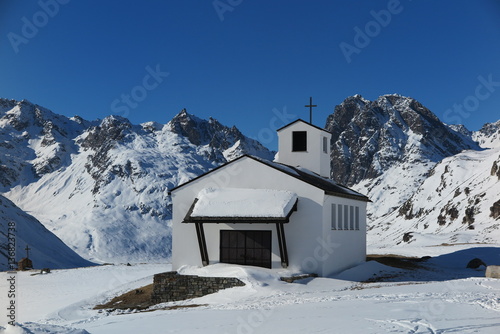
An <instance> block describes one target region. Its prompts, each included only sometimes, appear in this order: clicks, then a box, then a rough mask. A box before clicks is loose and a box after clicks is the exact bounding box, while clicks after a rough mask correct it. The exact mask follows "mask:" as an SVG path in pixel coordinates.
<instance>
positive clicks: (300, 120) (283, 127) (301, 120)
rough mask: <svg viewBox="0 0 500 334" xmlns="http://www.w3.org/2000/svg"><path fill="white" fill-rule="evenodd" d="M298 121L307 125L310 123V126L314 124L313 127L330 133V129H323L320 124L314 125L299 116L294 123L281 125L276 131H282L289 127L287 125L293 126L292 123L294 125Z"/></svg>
mask: <svg viewBox="0 0 500 334" xmlns="http://www.w3.org/2000/svg"><path fill="white" fill-rule="evenodd" d="M298 122H302V123H305V124H307V125H309V126H312V127H313V128H316V129H318V130H321V131H324V132H326V133H330V132H329V131H326V130H325V129H322V128H320V127H319V126H316V125H314V124H311V123H309V122H306V121H304V120H303V119H300V118H299V119H297V120H296V121H293V122H292V123H289V124H287V125H285V126H282V127H281V128H279V129H278V130H276V132H280V131H281V130H283V129H285V128H287V127H289V126H291V125H293V124H295V123H298Z"/></svg>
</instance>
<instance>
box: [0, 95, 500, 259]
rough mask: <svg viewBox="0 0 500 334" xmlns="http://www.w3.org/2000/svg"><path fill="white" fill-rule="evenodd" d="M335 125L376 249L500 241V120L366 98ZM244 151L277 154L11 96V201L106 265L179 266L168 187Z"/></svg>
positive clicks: (240, 140)
mask: <svg viewBox="0 0 500 334" xmlns="http://www.w3.org/2000/svg"><path fill="white" fill-rule="evenodd" d="M325 128H326V129H327V130H329V131H331V132H332V134H333V135H332V155H331V158H332V178H333V179H334V180H335V181H337V182H339V183H342V184H346V185H349V186H350V187H352V188H353V189H355V190H357V191H359V192H361V193H364V194H366V195H368V196H369V197H370V198H371V199H372V201H373V203H372V204H371V205H370V206H369V218H370V232H369V240H370V244H371V245H372V246H374V247H386V246H394V245H397V244H400V245H404V244H406V243H408V242H412V243H414V244H418V243H421V244H422V245H425V244H426V243H427V244H429V243H434V242H437V241H436V240H438V241H439V242H440V243H450V242H451V243H452V242H497V243H498V242H499V240H500V236H498V235H497V234H498V230H499V228H498V226H499V219H500V218H499V215H498V212H499V211H500V203H499V202H498V201H499V200H500V191H499V185H500V183H499V181H498V175H499V174H500V161H499V160H498V159H497V158H499V157H500V152H497V151H496V150H497V148H498V147H500V143H499V142H500V140H499V139H500V121H498V122H496V123H490V124H486V125H485V126H484V127H483V128H482V129H481V130H480V131H476V132H471V131H469V130H467V129H466V128H465V127H464V126H459V125H446V124H444V123H442V122H441V121H440V120H439V119H438V117H437V116H436V115H434V114H433V113H432V112H431V111H430V110H429V109H427V108H426V107H425V106H423V105H422V104H420V103H419V102H418V101H416V100H414V99H412V98H408V97H403V96H400V95H384V96H381V97H379V98H378V99H377V100H375V101H368V100H366V99H364V98H363V97H361V96H360V95H355V96H352V97H349V98H347V99H346V100H345V101H343V102H342V103H341V104H340V105H338V106H337V107H336V108H335V112H334V113H333V114H332V115H330V116H329V117H328V119H327V122H326V125H325ZM242 154H252V155H257V156H259V157H261V158H264V159H268V160H273V158H274V155H275V152H270V151H269V150H268V149H266V148H265V147H264V146H262V145H261V144H260V143H258V142H257V141H255V140H253V139H250V138H248V137H246V136H244V135H243V134H242V133H241V132H240V131H239V130H238V129H237V128H236V127H226V126H224V125H222V124H220V123H219V122H218V121H217V120H215V119H212V118H210V119H209V120H202V119H200V118H198V117H196V116H194V115H192V114H189V113H187V111H186V110H182V111H181V112H180V113H179V114H177V115H176V116H175V117H174V118H173V119H172V120H171V121H170V122H168V123H167V124H159V123H156V122H148V123H143V124H140V125H134V124H131V123H130V121H128V120H127V119H125V118H122V117H119V116H108V117H106V118H105V119H103V120H97V121H86V120H84V119H82V118H81V117H78V116H75V117H72V118H67V117H64V116H61V115H57V114H55V113H53V112H51V111H50V110H48V109H46V108H43V107H41V106H38V105H36V104H33V103H31V102H29V101H20V102H19V101H14V100H5V99H0V192H1V193H3V195H4V196H5V197H7V198H9V199H10V200H11V201H12V202H14V203H15V205H17V206H18V207H19V208H20V209H22V210H25V211H27V212H30V214H31V215H33V216H35V217H36V218H37V219H38V220H39V221H41V222H42V223H43V225H44V226H45V227H46V228H47V229H48V230H49V231H50V232H52V233H54V234H55V235H57V237H59V238H60V239H61V240H63V241H64V242H65V243H66V244H67V245H69V246H70V248H71V249H73V250H74V251H75V252H77V253H78V254H80V255H81V256H82V257H84V258H86V259H89V260H92V261H96V262H146V261H148V262H155V261H164V260H166V259H168V258H169V256H170V245H171V230H170V218H171V208H170V203H171V201H170V198H169V197H168V195H167V189H170V188H173V187H174V186H176V185H178V184H180V183H183V182H185V181H188V180H190V179H192V178H194V177H196V176H198V175H200V174H202V173H204V172H207V171H208V170H210V169H212V168H214V167H216V166H218V165H220V164H222V163H224V162H226V161H229V160H232V159H234V158H236V157H238V156H240V155H242ZM490 213H491V216H490ZM472 228H473V229H472ZM429 236H433V238H434V239H432V238H431V239H429ZM435 236H437V237H435ZM403 239H404V240H406V241H404V240H403Z"/></svg>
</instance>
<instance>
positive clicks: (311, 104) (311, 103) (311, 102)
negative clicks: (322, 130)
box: [304, 97, 317, 124]
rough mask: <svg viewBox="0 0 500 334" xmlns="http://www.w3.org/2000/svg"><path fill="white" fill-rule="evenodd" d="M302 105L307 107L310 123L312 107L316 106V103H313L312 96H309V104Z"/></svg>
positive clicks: (311, 120) (310, 121)
mask: <svg viewBox="0 0 500 334" xmlns="http://www.w3.org/2000/svg"><path fill="white" fill-rule="evenodd" d="M304 107H307V108H309V123H311V124H312V122H313V107H317V105H316V104H313V98H312V97H310V98H309V105H308V106H304Z"/></svg>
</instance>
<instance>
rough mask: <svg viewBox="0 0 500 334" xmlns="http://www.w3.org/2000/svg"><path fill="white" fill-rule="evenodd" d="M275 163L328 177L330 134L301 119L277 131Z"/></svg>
mask: <svg viewBox="0 0 500 334" xmlns="http://www.w3.org/2000/svg"><path fill="white" fill-rule="evenodd" d="M277 132H278V158H277V159H276V162H279V163H282V164H285V165H290V166H294V167H302V168H306V169H309V170H310V171H312V172H314V173H316V174H319V175H321V176H323V177H327V178H329V177H330V139H331V137H332V134H331V133H330V132H328V131H326V130H324V129H321V128H320V127H317V126H315V125H313V124H311V123H308V122H306V121H303V120H301V119H298V120H296V121H295V122H292V123H290V124H288V125H285V126H284V127H282V128H280V129H278V130H277Z"/></svg>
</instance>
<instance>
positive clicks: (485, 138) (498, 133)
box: [472, 120, 500, 148]
mask: <svg viewBox="0 0 500 334" xmlns="http://www.w3.org/2000/svg"><path fill="white" fill-rule="evenodd" d="M472 137H473V138H474V140H476V141H477V142H478V143H479V144H480V145H481V147H485V148H494V147H500V120H498V121H496V122H494V123H486V124H485V125H483V127H482V128H481V129H480V130H479V131H476V132H474V133H473V134H472Z"/></svg>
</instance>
